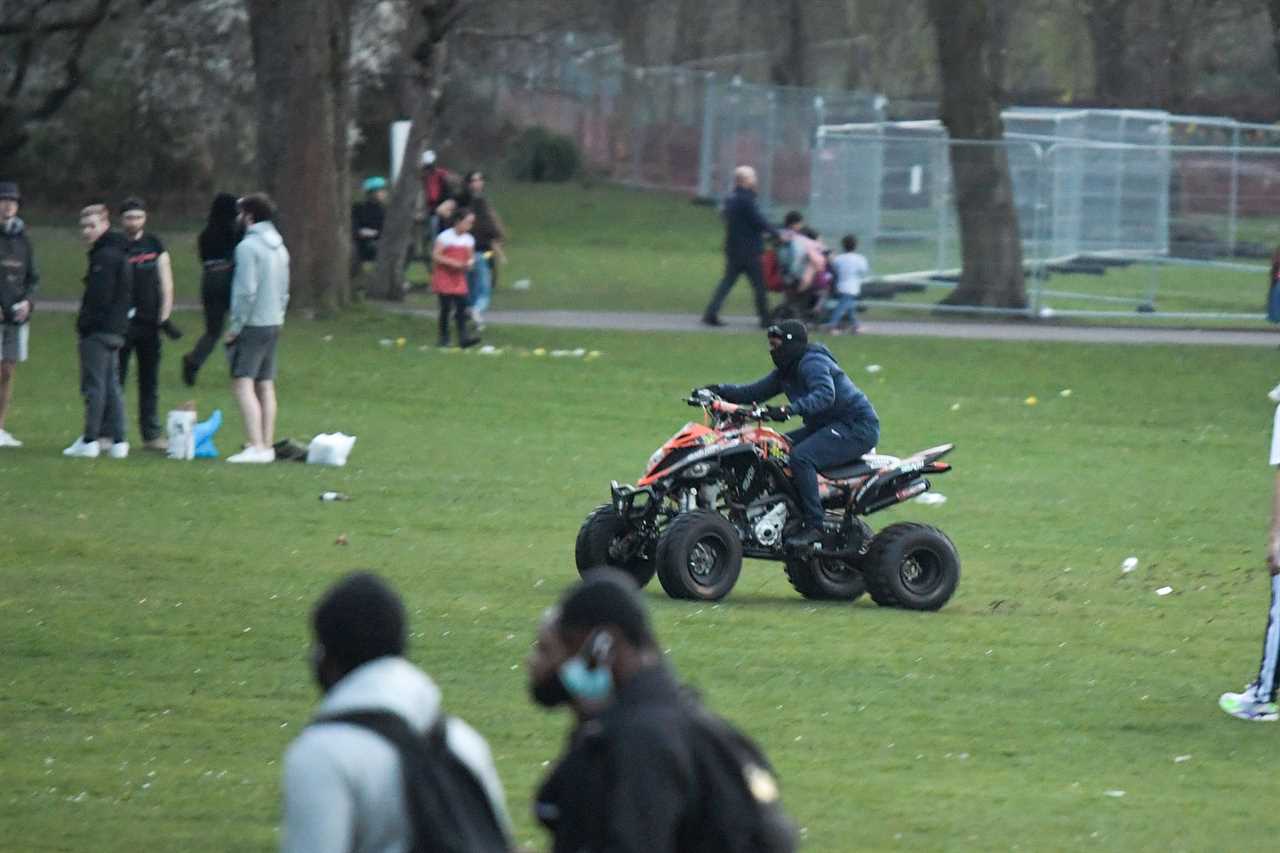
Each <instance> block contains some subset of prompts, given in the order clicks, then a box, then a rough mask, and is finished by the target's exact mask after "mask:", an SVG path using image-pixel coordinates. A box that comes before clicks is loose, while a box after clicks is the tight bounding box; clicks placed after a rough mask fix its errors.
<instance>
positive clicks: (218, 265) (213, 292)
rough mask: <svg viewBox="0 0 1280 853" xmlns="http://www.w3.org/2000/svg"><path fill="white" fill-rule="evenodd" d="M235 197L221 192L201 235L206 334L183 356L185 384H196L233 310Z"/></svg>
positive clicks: (236, 236)
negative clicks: (228, 315) (198, 374)
mask: <svg viewBox="0 0 1280 853" xmlns="http://www.w3.org/2000/svg"><path fill="white" fill-rule="evenodd" d="M238 216H239V211H238V210H237V209H236V197H235V196H233V195H231V194H230V193H218V194H217V195H216V196H214V198H213V204H212V206H210V208H209V219H208V221H207V222H206V223H205V226H204V230H203V231H201V232H200V239H199V244H198V245H199V252H200V266H201V272H200V304H201V305H202V306H203V307H204V334H203V335H201V336H200V338H199V340H197V341H196V345H195V346H194V347H193V348H192V350H191V352H189V353H187V354H186V355H184V356H183V357H182V382H183V384H185V385H195V384H196V374H197V373H198V372H199V371H200V367H201V365H203V364H204V362H205V359H207V358H208V357H209V354H210V353H211V352H213V348H214V347H216V346H217V345H218V341H219V340H221V339H222V327H223V325H225V324H226V322H227V312H228V311H230V310H231V276H232V273H234V272H235V268H236V244H237V243H239V242H240V238H241V237H242V236H243V234H242V233H241V231H240V226H239V223H238V222H237V217H238Z"/></svg>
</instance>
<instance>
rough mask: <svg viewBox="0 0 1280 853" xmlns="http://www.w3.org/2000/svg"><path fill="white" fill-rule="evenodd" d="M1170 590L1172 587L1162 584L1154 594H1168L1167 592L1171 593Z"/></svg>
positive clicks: (1171, 590)
mask: <svg viewBox="0 0 1280 853" xmlns="http://www.w3.org/2000/svg"><path fill="white" fill-rule="evenodd" d="M1171 592H1173V587H1171V586H1162V587H1160V588H1159V589H1157V590H1156V595H1160V596H1164V595H1168V594H1169V593H1171Z"/></svg>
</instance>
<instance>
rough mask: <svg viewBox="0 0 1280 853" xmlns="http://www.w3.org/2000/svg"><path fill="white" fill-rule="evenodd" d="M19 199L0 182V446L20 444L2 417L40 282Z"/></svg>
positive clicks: (9, 183) (24, 347) (24, 350)
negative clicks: (22, 218) (19, 206)
mask: <svg viewBox="0 0 1280 853" xmlns="http://www.w3.org/2000/svg"><path fill="white" fill-rule="evenodd" d="M21 201H22V196H21V194H20V193H19V192H18V185H17V184H15V183H13V182H12V181H0V447H21V446H22V442H21V441H18V439H16V438H14V437H13V436H12V435H11V434H10V433H9V431H8V430H7V429H5V425H4V420H5V416H6V415H8V414H9V401H10V399H12V397H13V375H14V373H15V372H16V371H17V367H18V362H20V361H26V360H27V339H28V338H29V337H30V334H31V330H30V327H29V326H28V325H27V319H28V318H29V317H30V316H31V307H32V300H33V298H34V297H35V292H36V287H37V286H39V284H40V273H39V272H38V271H37V270H36V256H35V252H34V250H33V249H32V248H31V241H30V240H29V239H28V238H27V229H26V225H25V224H24V223H23V221H22V220H21V219H19V218H18V205H19V204H20V203H21Z"/></svg>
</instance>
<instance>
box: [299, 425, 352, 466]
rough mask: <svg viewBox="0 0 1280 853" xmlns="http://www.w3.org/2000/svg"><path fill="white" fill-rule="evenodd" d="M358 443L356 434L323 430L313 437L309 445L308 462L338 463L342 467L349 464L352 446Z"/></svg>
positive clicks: (311, 463)
mask: <svg viewBox="0 0 1280 853" xmlns="http://www.w3.org/2000/svg"><path fill="white" fill-rule="evenodd" d="M355 443H356V437H355V436H354V435H346V434H345V433H341V432H322V433H320V434H319V435H317V436H316V437H315V438H313V439H311V444H310V445H308V446H307V463H308V464H310V465H336V466H338V467H341V466H343V465H346V464H347V457H348V456H350V455H351V446H352V445H354V444H355Z"/></svg>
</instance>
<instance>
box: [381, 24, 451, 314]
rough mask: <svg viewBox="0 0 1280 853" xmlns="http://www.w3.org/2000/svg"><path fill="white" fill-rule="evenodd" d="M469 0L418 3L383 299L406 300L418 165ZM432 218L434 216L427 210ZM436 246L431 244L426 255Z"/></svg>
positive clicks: (385, 239)
mask: <svg viewBox="0 0 1280 853" xmlns="http://www.w3.org/2000/svg"><path fill="white" fill-rule="evenodd" d="M469 8H470V4H469V3H468V0H424V1H422V2H417V3H415V4H414V9H413V13H412V18H411V21H410V26H409V31H408V33H407V37H406V39H405V48H404V51H403V54H404V55H403V56H402V58H401V60H400V62H401V67H402V70H403V77H404V80H405V90H404V91H405V92H406V94H407V96H408V99H409V100H410V101H411V103H412V107H411V111H410V115H409V120H410V124H409V138H408V140H407V141H406V142H405V147H404V159H403V160H402V161H401V163H400V174H399V175H398V176H397V178H396V183H395V186H394V187H393V188H392V190H391V200H390V203H389V204H388V205H387V215H386V219H385V220H384V221H383V226H382V235H381V236H380V237H379V238H378V263H377V264H376V265H375V267H374V271H373V282H372V283H371V284H370V285H369V292H370V293H372V294H374V295H375V296H381V297H383V298H384V299H390V300H393V301H397V302H398V301H400V300H402V299H404V293H405V291H404V259H405V257H406V255H407V254H408V251H409V244H410V243H411V242H412V240H413V229H414V220H413V208H414V206H415V203H416V201H417V198H418V193H419V192H420V189H419V183H418V181H419V173H418V164H419V163H420V162H421V160H422V152H423V150H424V149H425V148H426V147H427V140H428V139H430V138H431V135H432V131H433V130H434V127H435V122H436V117H437V115H438V114H439V110H438V108H439V105H440V93H441V89H442V88H443V85H444V78H445V71H446V63H447V60H448V51H447V45H446V44H445V39H446V37H447V36H448V35H449V32H450V31H451V30H452V29H453V28H454V27H455V26H457V24H458V22H459V21H460V20H461V19H462V16H463V15H464V14H465V13H466V12H467V11H468V9H469ZM425 213H426V214H427V215H430V213H431V211H425ZM430 250H431V247H430V245H428V247H427V251H430Z"/></svg>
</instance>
